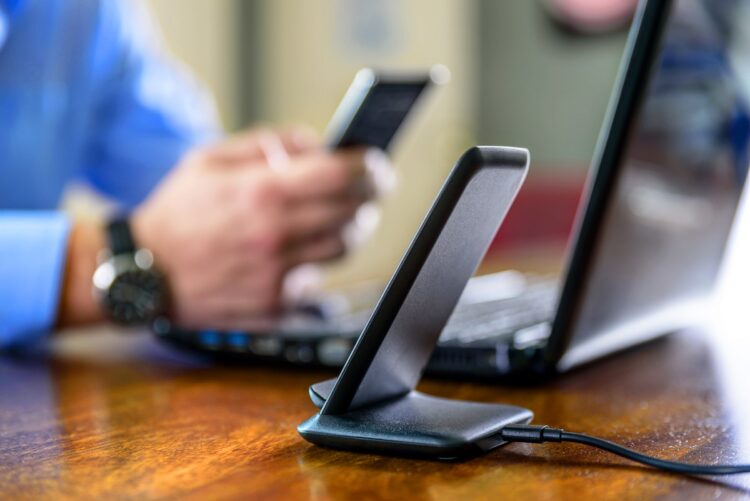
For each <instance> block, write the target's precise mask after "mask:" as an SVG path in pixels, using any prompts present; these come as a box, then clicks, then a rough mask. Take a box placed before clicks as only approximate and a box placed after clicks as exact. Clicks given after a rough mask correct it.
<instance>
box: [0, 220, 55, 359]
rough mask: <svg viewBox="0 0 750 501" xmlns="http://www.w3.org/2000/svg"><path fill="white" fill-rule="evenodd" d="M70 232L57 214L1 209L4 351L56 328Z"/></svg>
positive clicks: (1, 333) (1, 341)
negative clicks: (54, 326) (53, 327)
mask: <svg viewBox="0 0 750 501" xmlns="http://www.w3.org/2000/svg"><path fill="white" fill-rule="evenodd" d="M68 230H69V222H68V219H67V218H66V217H65V216H64V215H62V214H61V213H58V212H42V211H19V212H15V211H0V298H2V299H3V300H2V301H0V349H2V348H7V347H10V346H13V345H18V344H22V343H23V344H28V343H29V342H31V341H33V340H35V339H39V338H40V337H43V336H44V335H45V334H46V333H47V332H49V330H50V329H51V328H52V326H53V325H54V322H55V318H56V316H57V306H58V298H59V294H60V290H59V288H60V284H61V282H62V275H63V272H64V267H65V249H66V247H67V237H68Z"/></svg>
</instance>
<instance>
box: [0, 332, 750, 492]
mask: <svg viewBox="0 0 750 501" xmlns="http://www.w3.org/2000/svg"><path fill="white" fill-rule="evenodd" d="M722 343H724V344H722ZM747 353H748V352H746V351H745V352H741V350H737V349H733V347H732V346H731V343H729V342H728V341H727V340H724V341H721V342H719V341H717V339H716V338H714V339H713V340H712V341H710V342H709V341H708V340H707V338H706V336H705V335H703V334H702V333H701V332H692V333H688V332H686V333H680V334H676V335H673V336H671V337H669V338H667V339H664V340H661V341H658V342H655V343H651V344H649V345H646V346H643V347H640V348H637V349H634V350H631V351H629V352H627V353H624V354H621V355H618V356H617V357H613V358H611V359H609V360H606V361H603V362H599V363H597V364H595V365H591V366H589V367H586V368H583V369H580V370H578V371H576V372H574V373H571V374H568V375H566V376H564V377H561V378H560V379H558V380H556V381H554V382H551V383H548V384H546V385H543V386H537V387H528V388H519V387H509V386H500V385H493V384H476V383H467V382H446V381H425V382H423V384H422V389H423V390H425V391H428V392H431V393H434V394H436V395H442V396H447V397H457V398H465V399H474V400H478V401H486V402H507V403H511V404H516V405H520V406H524V407H529V408H531V409H533V410H534V411H535V412H536V415H537V420H536V421H537V422H539V423H548V424H551V425H553V426H560V427H563V428H566V429H569V430H571V431H586V432H589V433H592V434H596V435H600V436H603V437H608V438H611V439H615V440H618V441H621V442H624V443H626V444H627V445H630V446H632V447H634V448H637V449H639V450H641V451H644V452H646V453H651V454H656V455H660V456H663V457H669V458H679V459H682V460H686V461H694V462H707V463H711V462H716V461H726V462H739V461H742V460H744V462H750V461H749V460H750V392H748V384H747V382H748V380H749V379H750V368H748V364H747V362H746V361H745V360H746V358H747ZM330 376H331V373H327V372H321V371H317V372H316V371H302V370H291V369H281V368H268V367H267V368H252V367H216V366H213V365H212V364H211V363H209V362H207V361H205V360H201V359H198V358H195V357H194V356H192V355H186V354H182V353H178V352H175V351H173V350H172V349H171V348H167V347H165V346H161V345H160V344H159V343H157V342H156V341H155V340H153V339H152V338H151V337H150V336H149V335H148V334H146V333H135V334H134V333H129V334H125V335H123V334H118V333H116V332H114V331H113V330H112V329H104V330H102V331H98V332H81V333H74V334H71V335H69V336H64V337H61V338H60V339H58V340H57V341H56V342H55V345H54V346H53V348H52V350H51V353H50V354H49V355H42V356H32V357H28V358H25V359H18V358H10V357H7V356H6V357H3V358H0V497H7V498H33V499H47V498H51V499H59V498H96V499H104V498H113V497H115V498H118V497H124V498H138V499H143V498H173V497H179V498H184V497H187V498H196V499H217V498H248V497H251V498H292V499H304V498H313V499H328V498H334V499H350V498H359V499H370V498H381V497H382V498H407V497H408V498H409V499H475V498H478V499H482V498H484V499H493V500H496V499H507V498H523V499H539V498H570V499H583V498H596V499H607V498H617V499H623V498H624V499H627V498H632V499H643V498H651V497H669V498H675V499H682V498H684V497H686V496H690V497H701V498H713V497H716V496H726V497H728V498H741V497H746V496H750V475H745V476H741V477H734V478H724V479H701V478H686V477H680V476H676V475H671V474H666V473H660V472H656V471H653V470H650V469H647V468H642V467H639V466H634V465H633V464H629V463H627V461H624V460H620V459H618V458H616V457H613V456H609V455H606V454H604V453H600V452H598V451H596V450H593V449H587V448H583V447H581V446H578V445H574V444H545V445H536V446H534V445H526V444H512V445H509V446H506V447H504V448H501V449H498V450H495V451H493V452H491V453H490V454H488V455H486V456H483V457H480V458H477V459H473V460H469V461H465V462H458V463H447V462H436V461H419V460H412V459H401V458H387V457H379V456H371V455H362V454H353V453H349V452H336V451H331V450H325V449H320V448H317V447H314V446H312V445H310V444H308V443H306V442H304V441H303V440H302V439H301V438H300V437H299V436H298V435H297V433H296V431H295V427H296V426H297V424H299V423H300V422H301V421H303V420H304V419H305V418H307V417H308V416H310V415H311V414H312V413H313V412H314V408H313V406H312V404H311V403H310V401H309V399H308V397H307V392H306V390H307V387H308V385H310V384H311V383H314V382H316V381H319V380H321V379H323V378H327V377H330ZM743 424H744V427H743V426H742V425H743Z"/></svg>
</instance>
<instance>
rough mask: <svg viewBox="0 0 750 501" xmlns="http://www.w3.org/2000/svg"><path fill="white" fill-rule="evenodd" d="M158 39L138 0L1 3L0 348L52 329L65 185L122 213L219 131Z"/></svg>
mask: <svg viewBox="0 0 750 501" xmlns="http://www.w3.org/2000/svg"><path fill="white" fill-rule="evenodd" d="M158 42H159V41H158V38H157V33H156V30H155V29H154V27H153V25H152V23H151V20H150V18H149V17H148V15H147V13H146V11H145V10H144V8H143V6H142V5H141V3H140V2H138V1H136V0H0V124H1V125H2V127H0V130H2V133H0V349H1V348H3V347H8V346H13V345H18V344H24V343H28V342H30V341H31V340H34V339H38V338H40V337H43V336H44V334H45V333H46V332H48V331H49V330H50V328H51V327H52V326H53V324H54V321H55V317H56V313H57V311H56V310H57V304H58V299H59V294H60V285H61V281H62V278H63V277H62V274H63V269H64V262H65V252H66V244H67V237H68V230H69V226H70V223H69V221H68V219H67V217H66V216H65V215H63V214H62V213H61V212H59V211H58V206H59V204H60V199H61V196H62V194H63V190H64V189H65V187H66V185H67V184H69V182H71V181H74V180H81V181H85V182H87V183H88V184H90V185H91V186H92V187H94V188H95V189H96V190H98V191H99V192H101V193H102V194H104V195H106V196H108V197H110V198H111V199H113V200H114V201H115V202H116V203H117V204H119V206H120V207H121V208H122V209H123V210H127V209H129V208H132V207H134V206H136V205H137V204H138V203H139V202H141V201H142V200H143V199H144V198H145V197H146V195H147V194H148V193H149V191H150V190H151V189H152V188H153V187H154V186H155V185H156V184H157V183H158V182H159V180H160V179H161V178H162V177H163V176H164V174H165V173H166V172H167V171H168V170H169V169H170V168H171V167H172V166H174V165H175V163H176V162H177V161H178V160H179V158H180V156H181V155H183V154H184V152H185V151H186V150H187V149H188V148H190V147H192V146H194V145H196V144H199V143H201V142H205V141H208V140H211V139H213V138H215V137H216V136H217V135H218V133H219V129H218V126H217V121H216V115H215V112H214V109H213V107H212V104H211V101H210V99H209V98H208V97H207V96H206V95H205V94H204V93H203V92H202V91H201V89H200V88H199V87H198V86H197V85H196V84H195V83H194V82H193V81H192V80H191V79H190V78H188V76H187V74H186V72H184V71H183V70H182V69H181V68H180V67H178V66H177V65H176V64H175V63H174V62H173V61H170V60H169V59H168V58H167V57H166V56H165V55H164V53H163V51H161V49H160V46H159V43H158Z"/></svg>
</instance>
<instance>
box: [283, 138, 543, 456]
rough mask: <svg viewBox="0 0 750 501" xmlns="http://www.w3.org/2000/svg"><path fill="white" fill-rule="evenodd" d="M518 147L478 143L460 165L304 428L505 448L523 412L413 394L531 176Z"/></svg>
mask: <svg viewBox="0 0 750 501" xmlns="http://www.w3.org/2000/svg"><path fill="white" fill-rule="evenodd" d="M528 163H529V154H528V151H527V150H525V149H521V148H505V147H492V146H477V147H474V148H471V149H469V150H468V151H467V152H466V153H464V154H463V155H462V157H461V158H460V159H459V160H458V162H457V163H456V166H455V167H454V168H453V171H452V172H451V174H450V175H449V177H448V179H447V180H446V182H445V184H444V185H443V188H442V190H441V191H440V194H439V195H438V197H437V199H436V200H435V202H434V204H433V206H432V208H431V209H430V211H429V213H428V214H427V217H426V218H425V220H424V222H423V223H422V226H421V227H420V229H419V231H418V232H417V235H416V236H415V237H414V240H413V241H412V243H411V245H410V246H409V249H408V250H407V252H406V254H405V255H404V258H403V259H402V261H401V264H400V265H399V267H398V269H397V270H396V273H395V274H394V275H393V277H392V278H391V280H390V282H389V284H388V286H387V287H386V289H385V291H384V293H383V295H382V297H381V298H380V301H379V302H378V305H377V306H376V308H375V311H374V312H373V314H372V316H371V317H370V320H369V321H368V323H367V325H366V326H365V328H364V330H363V331H362V334H361V335H360V337H359V339H358V341H357V343H356V345H355V346H354V349H353V350H352V353H351V354H350V356H349V359H348V360H347V362H346V364H345V365H344V368H343V369H342V371H341V373H340V374H339V377H338V378H337V379H335V380H331V381H325V382H323V383H318V384H317V385H313V386H312V387H311V388H310V395H311V397H312V399H313V402H314V403H315V404H316V405H318V406H320V407H322V408H321V410H320V412H319V413H318V414H317V415H315V416H313V417H312V418H310V419H309V420H307V421H305V422H304V423H302V424H301V425H300V426H299V427H298V431H299V433H300V434H301V435H302V436H303V437H304V438H305V439H306V440H308V441H310V442H312V443H315V444H318V445H322V446H327V447H333V448H339V449H354V450H369V451H375V452H381V453H390V454H399V455H417V456H428V457H436V458H446V459H447V458H457V457H461V456H467V455H473V454H476V453H479V452H482V451H486V450H490V449H493V448H495V447H497V446H499V445H501V444H502V443H503V441H502V440H501V439H500V438H499V432H500V430H501V429H502V428H503V427H504V426H506V425H509V424H514V423H527V422H529V421H531V418H532V413H531V411H529V410H527V409H523V408H520V407H515V406H510V405H501V404H487V403H478V402H465V401H460V400H448V399H444V398H437V397H433V396H429V395H425V394H423V393H420V392H417V391H415V388H416V385H417V383H418V382H419V379H420V378H421V376H422V372H423V371H424V368H425V366H426V365H427V362H428V361H429V358H430V355H431V354H432V352H433V350H434V348H435V346H436V344H437V341H438V338H439V336H440V332H441V331H442V329H443V327H444V326H445V324H446V322H447V321H448V318H449V317H450V315H451V313H452V312H453V309H454V308H455V306H456V303H457V302H458V299H459V297H460V296H461V293H462V292H463V290H464V287H465V286H466V283H467V282H468V280H469V278H471V276H472V275H473V274H474V271H475V270H476V268H477V266H478V265H479V263H480V262H481V260H482V257H483V256H484V254H485V252H486V250H487V247H488V246H489V244H490V243H491V241H492V239H493V237H494V236H495V234H496V232H497V230H498V228H499V227H500V225H501V224H502V222H503V219H504V218H505V215H506V214H507V212H508V210H509V209H510V206H511V204H512V203H513V200H514V199H515V196H516V193H517V192H518V190H519V188H520V187H521V184H522V183H523V181H524V178H525V176H526V172H527V170H528Z"/></svg>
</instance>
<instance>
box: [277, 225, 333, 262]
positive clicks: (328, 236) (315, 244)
mask: <svg viewBox="0 0 750 501" xmlns="http://www.w3.org/2000/svg"><path fill="white" fill-rule="evenodd" d="M345 253H346V243H345V242H344V238H343V237H342V235H341V232H340V231H334V232H329V233H325V234H322V235H319V236H316V237H312V238H310V239H309V240H307V241H305V242H304V243H301V244H300V245H298V246H296V247H293V248H291V249H289V250H288V251H287V255H286V259H285V261H286V263H287V265H288V266H289V268H293V267H295V266H298V265H300V264H304V263H320V262H324V261H330V260H332V259H337V258H340V257H342V256H343V255H344V254H345Z"/></svg>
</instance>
